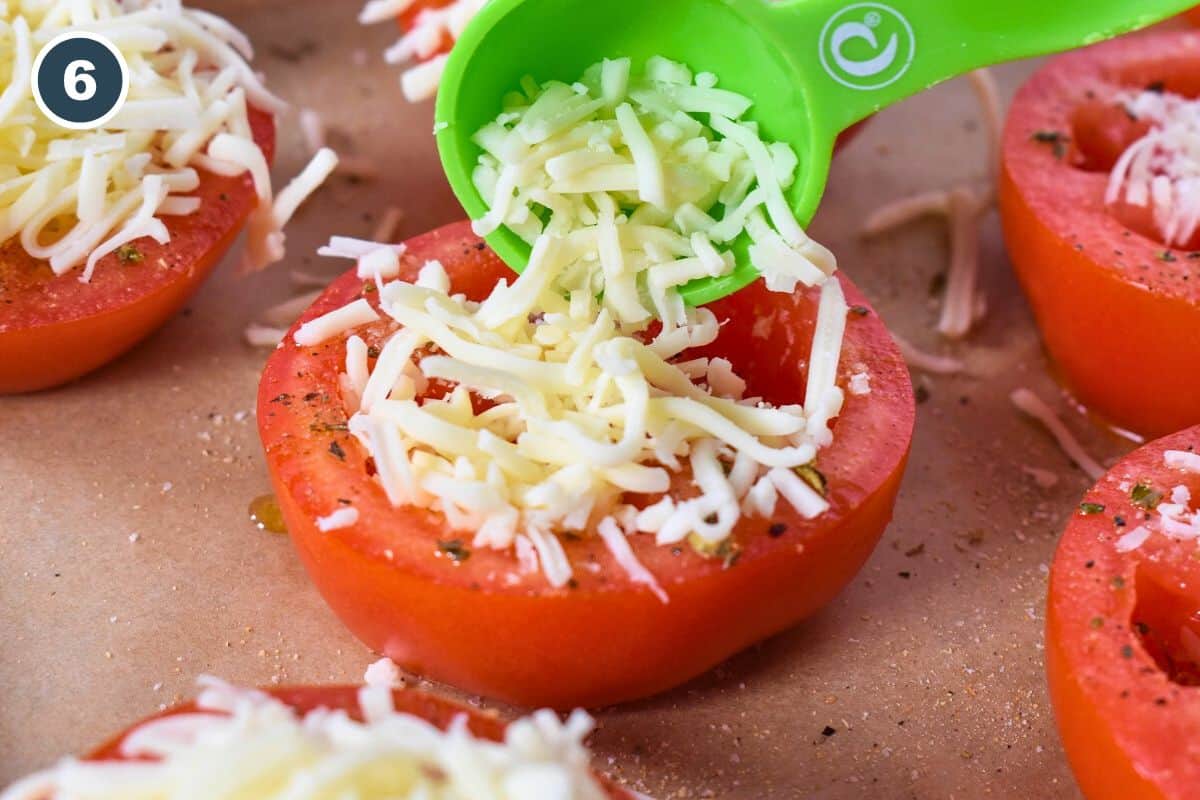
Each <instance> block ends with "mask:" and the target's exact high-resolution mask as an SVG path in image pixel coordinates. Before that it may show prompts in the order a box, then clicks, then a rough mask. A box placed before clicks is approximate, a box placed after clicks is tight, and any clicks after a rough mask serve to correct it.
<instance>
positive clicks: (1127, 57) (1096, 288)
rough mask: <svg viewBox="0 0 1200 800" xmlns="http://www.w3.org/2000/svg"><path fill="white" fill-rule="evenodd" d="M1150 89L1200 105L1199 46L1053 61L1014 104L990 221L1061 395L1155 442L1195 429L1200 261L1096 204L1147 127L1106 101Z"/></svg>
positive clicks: (1144, 46)
mask: <svg viewBox="0 0 1200 800" xmlns="http://www.w3.org/2000/svg"><path fill="white" fill-rule="evenodd" d="M1147 87H1155V88H1161V89H1163V90H1165V91H1169V92H1176V93H1179V94H1182V95H1185V96H1197V95H1200V34H1196V33H1191V32H1183V33H1180V32H1170V33H1160V34H1152V35H1148V36H1142V37H1129V38H1125V39H1119V40H1115V41H1112V42H1106V43H1104V44H1101V45H1097V46H1095V47H1092V48H1088V49H1087V50H1083V51H1079V52H1076V53H1070V54H1068V55H1065V56H1061V57H1059V58H1057V59H1054V60H1052V61H1050V62H1049V63H1048V64H1047V65H1046V66H1045V67H1043V68H1042V70H1040V71H1039V72H1038V73H1037V74H1036V75H1035V76H1034V77H1033V78H1032V79H1031V80H1030V81H1029V82H1028V83H1027V84H1026V85H1025V86H1024V87H1023V88H1022V89H1021V90H1020V92H1019V93H1018V94H1017V97H1016V99H1015V101H1014V103H1013V108H1012V111H1011V113H1010V115H1009V119H1008V123H1007V126H1006V129H1005V134H1004V158H1003V170H1002V177H1001V186H1000V210H1001V215H1002V218H1003V222H1004V233H1005V240H1006V243H1007V245H1008V250H1009V254H1010V256H1011V257H1012V262H1013V266H1014V268H1015V269H1016V273H1017V277H1018V279H1019V280H1020V283H1021V286H1022V288H1023V289H1024V291H1025V294H1026V295H1027V297H1028V298H1029V301H1030V304H1031V305H1032V307H1033V312H1034V315H1035V316H1036V318H1037V322H1038V326H1039V327H1040V329H1041V332H1042V337H1043V340H1044V342H1045V345H1046V348H1047V350H1048V351H1049V354H1050V356H1051V357H1052V358H1053V360H1054V361H1055V362H1056V365H1057V367H1058V369H1059V371H1060V374H1061V375H1062V376H1063V378H1064V380H1065V381H1066V383H1067V385H1068V387H1069V388H1070V389H1071V391H1072V392H1074V393H1075V394H1076V396H1077V397H1078V398H1079V400H1080V401H1081V402H1082V403H1083V404H1084V405H1086V406H1087V407H1089V408H1090V409H1091V410H1093V411H1095V412H1096V413H1097V414H1098V415H1100V416H1101V417H1103V418H1105V419H1106V420H1107V421H1109V422H1111V423H1114V424H1116V425H1118V426H1120V427H1123V428H1128V429H1131V430H1135V431H1138V432H1139V433H1143V434H1146V435H1149V436H1161V435H1165V434H1168V433H1171V432H1173V431H1177V430H1181V429H1182V428H1185V427H1187V426H1189V425H1193V424H1196V423H1197V422H1200V370H1197V369H1196V365H1197V364H1200V261H1197V260H1196V259H1194V258H1191V257H1190V255H1191V254H1190V253H1189V252H1187V251H1183V250H1168V248H1167V247H1166V246H1165V245H1164V244H1163V243H1162V242H1161V241H1160V240H1159V236H1158V233H1157V231H1156V229H1155V226H1154V224H1153V220H1152V219H1151V218H1150V215H1149V212H1148V211H1147V210H1145V209H1140V208H1132V207H1129V206H1127V205H1120V206H1117V207H1115V208H1110V207H1107V206H1106V205H1105V202H1104V196H1105V189H1106V186H1107V183H1108V172H1109V170H1110V169H1111V168H1112V166H1113V164H1114V163H1115V162H1116V160H1117V157H1118V156H1119V155H1120V154H1121V152H1122V151H1123V150H1124V149H1125V148H1126V147H1128V146H1129V145H1130V144H1131V143H1132V142H1134V141H1135V140H1136V139H1138V138H1140V136H1141V135H1142V134H1144V133H1145V132H1146V130H1147V129H1148V127H1147V125H1146V123H1145V122H1140V121H1136V120H1131V119H1129V118H1128V116H1127V115H1126V114H1125V112H1124V110H1123V108H1122V107H1121V106H1120V105H1119V104H1118V102H1117V99H1116V95H1117V92H1119V91H1128V90H1133V91H1137V90H1141V89H1144V88H1147ZM1190 244H1194V245H1195V246H1198V247H1200V239H1198V240H1197V241H1196V242H1194V243H1189V245H1190Z"/></svg>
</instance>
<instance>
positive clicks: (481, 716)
mask: <svg viewBox="0 0 1200 800" xmlns="http://www.w3.org/2000/svg"><path fill="white" fill-rule="evenodd" d="M266 691H267V694H270V695H271V696H272V697H274V698H275V699H277V700H279V701H281V702H283V703H284V704H286V705H288V706H291V707H292V708H293V709H295V710H296V711H297V712H298V713H300V714H307V713H308V712H310V711H315V710H317V709H319V708H324V709H329V710H330V711H345V712H346V713H347V714H349V715H350V717H351V718H352V719H356V720H360V721H361V720H362V712H361V711H360V710H359V707H358V687H355V686H321V687H317V686H303V687H293V688H283V689H270V690H266ZM392 700H393V703H394V704H395V706H396V710H397V711H399V712H400V713H402V714H411V715H413V716H417V717H420V718H421V719H423V720H425V721H427V722H429V723H431V724H433V725H436V726H437V727H439V728H441V729H443V730H445V729H446V728H447V727H449V726H450V723H451V722H453V721H454V720H455V719H456V718H458V717H460V716H466V717H467V727H468V728H469V729H470V731H471V733H472V734H473V735H474V736H475V737H477V738H480V739H488V740H490V741H493V742H500V741H503V740H504V729H505V728H506V727H507V725H506V724H505V723H504V721H503V720H501V719H500V718H499V717H498V716H496V715H495V714H490V713H487V712H483V711H479V710H477V709H474V708H470V707H468V706H464V705H459V704H458V703H453V702H451V701H449V700H445V699H443V698H440V697H438V696H436V695H432V694H427V693H425V692H420V691H416V690H414V689H403V690H398V691H395V692H393V693H392ZM195 711H196V706H195V704H194V703H188V704H186V705H181V706H178V707H176V708H173V709H170V710H169V711H166V712H164V713H162V714H159V715H157V716H154V717H151V718H150V719H147V720H143V721H142V722H139V723H138V724H136V725H134V726H133V727H131V728H129V729H128V730H126V731H124V732H122V733H121V734H119V735H117V736H116V737H114V738H113V739H112V740H111V741H109V742H107V743H106V744H104V745H102V746H100V747H98V748H96V749H95V750H93V751H92V752H91V753H90V754H88V756H87V760H89V761H124V760H128V759H125V758H124V757H123V756H122V755H121V744H122V743H123V742H124V741H125V739H126V738H127V737H128V736H129V735H130V734H132V733H133V732H134V731H136V730H137V729H138V728H140V727H141V726H142V725H145V724H146V723H147V722H152V721H154V720H156V719H162V718H163V717H169V716H174V715H176V714H189V713H193V712H195ZM597 780H599V781H600V784H601V785H602V786H603V787H604V789H605V791H606V792H607V795H608V797H609V798H611V800H633V796H632V795H631V794H629V792H627V791H625V790H624V789H622V788H620V787H618V786H617V785H616V784H614V783H613V782H612V781H610V780H608V779H607V778H605V777H604V776H601V775H598V776H597Z"/></svg>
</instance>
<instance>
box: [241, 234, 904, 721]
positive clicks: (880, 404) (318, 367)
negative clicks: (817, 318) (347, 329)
mask: <svg viewBox="0 0 1200 800" xmlns="http://www.w3.org/2000/svg"><path fill="white" fill-rule="evenodd" d="M427 259H439V260H440V261H441V262H442V263H443V264H444V265H445V266H446V269H447V270H448V271H449V273H450V276H451V279H452V281H453V284H454V290H455V291H461V292H465V293H466V294H467V295H469V296H472V297H475V298H481V297H483V296H484V295H486V294H487V293H488V292H490V290H491V289H492V287H493V286H494V285H495V283H496V282H497V280H499V279H500V278H502V277H509V273H508V272H507V268H506V267H505V266H504V264H503V263H502V262H501V261H500V260H499V259H498V258H496V256H495V255H494V254H493V253H492V252H491V251H490V250H488V249H487V248H486V247H485V245H484V244H483V242H481V241H480V240H479V239H477V238H476V237H475V236H473V235H472V234H471V231H470V226H469V225H468V224H467V223H460V224H457V225H451V226H448V227H445V228H442V229H439V230H436V231H434V232H432V233H429V234H427V235H425V236H421V237H418V238H417V239H414V240H412V241H411V242H409V243H408V252H407V254H406V256H405V258H404V269H405V275H406V276H407V277H408V278H409V279H412V277H413V276H415V274H416V270H417V269H418V267H419V266H420V265H422V264H423V263H424V262H425V261H426V260H427ZM842 283H843V285H844V286H845V287H846V291H847V295H848V297H849V300H850V302H851V303H852V304H859V305H858V312H857V313H853V314H851V317H850V321H849V326H848V332H847V341H846V347H845V351H844V353H843V357H842V368H843V372H845V371H846V370H851V371H853V370H857V369H862V368H864V367H865V368H866V369H868V370H869V371H870V374H871V394H869V395H865V396H849V397H848V398H847V402H846V407H845V409H844V411H843V412H842V415H841V417H840V418H839V419H838V421H837V428H836V438H835V444H834V445H833V446H832V447H830V448H829V449H827V450H825V451H823V452H822V454H821V456H820V459H819V462H820V468H821V470H822V471H823V472H824V474H825V475H826V476H827V478H828V481H829V486H830V502H831V503H832V505H833V508H832V510H830V511H829V512H828V513H826V514H825V515H823V516H822V517H820V518H819V519H817V520H814V521H804V520H802V519H800V518H799V517H798V516H797V515H796V514H794V513H793V512H792V511H791V509H790V507H789V508H784V506H785V505H786V504H784V503H781V504H780V508H779V510H778V512H777V514H776V515H775V517H774V519H772V520H769V521H768V520H758V519H754V520H751V519H747V520H745V521H744V522H743V523H742V524H741V527H740V529H739V530H738V531H737V535H736V541H737V543H738V545H739V546H740V548H741V550H740V557H739V558H738V559H736V561H735V560H733V559H730V563H723V562H722V561H721V560H712V559H707V558H703V557H701V556H700V555H697V554H696V553H694V552H693V551H691V549H690V548H675V549H672V548H666V547H658V546H657V545H655V544H654V541H653V537H650V536H636V537H633V538H632V540H631V544H632V545H633V549H634V551H635V553H636V554H637V556H638V557H639V558H640V559H641V561H642V562H643V563H644V564H645V565H646V567H647V568H648V569H650V571H651V572H653V573H654V574H655V575H656V576H658V578H659V580H660V582H661V583H662V585H663V586H664V588H665V589H666V591H667V592H668V593H669V594H670V597H671V602H670V603H669V604H666V605H664V604H663V603H660V602H659V601H658V600H657V599H655V597H654V596H653V595H652V594H651V593H650V592H649V591H648V590H647V589H645V587H642V586H639V585H636V584H634V583H632V582H631V581H630V580H629V579H628V578H627V577H626V576H625V573H624V572H623V571H622V570H621V569H620V568H619V567H618V566H617V565H616V564H615V562H614V561H613V559H612V557H611V556H610V555H609V553H608V550H607V549H606V548H605V547H604V546H603V544H602V543H600V542H599V541H598V539H596V538H595V537H589V538H586V539H583V540H576V541H568V542H564V545H565V548H566V552H567V555H568V557H569V558H570V560H571V563H572V564H574V565H576V566H577V567H578V568H577V569H576V577H575V581H573V582H572V584H571V585H570V587H569V588H564V589H554V588H552V587H550V586H549V584H547V582H546V581H545V579H544V578H543V577H542V576H541V575H525V576H520V577H518V576H517V575H516V574H515V570H514V559H513V556H512V555H511V554H509V553H501V552H496V551H493V550H489V549H472V550H471V553H470V557H469V558H467V559H466V560H463V561H461V562H456V561H454V560H453V559H451V558H448V557H446V555H445V554H444V553H442V552H441V550H440V549H439V546H438V543H439V540H454V539H465V541H466V543H467V544H468V545H469V543H470V536H466V537H463V536H462V534H460V533H454V532H452V531H450V530H449V529H448V528H447V527H446V523H445V520H444V518H443V517H442V516H441V515H440V514H435V513H432V512H429V511H425V510H421V509H416V508H393V507H392V506H391V505H390V504H389V503H388V501H387V499H386V497H385V496H384V493H383V490H382V489H381V487H380V486H379V485H378V483H377V482H376V481H375V480H373V479H372V478H371V477H370V472H369V470H370V466H369V464H368V457H367V453H366V452H365V450H364V449H363V448H361V447H360V446H359V444H358V442H357V441H356V440H355V439H353V438H352V437H351V436H349V435H348V434H347V433H346V432H345V423H346V413H345V410H344V409H343V406H342V403H341V401H340V400H339V390H338V375H339V373H340V372H341V371H342V369H343V367H342V363H343V361H344V350H345V347H344V344H343V343H342V342H341V341H335V342H330V343H327V344H326V345H323V346H320V347H312V348H298V347H296V346H295V345H294V344H293V343H292V339H291V337H290V336H289V337H288V339H287V340H286V343H285V344H284V346H283V347H282V348H281V349H279V350H277V351H276V352H275V354H274V355H273V356H272V358H271V360H270V362H269V363H268V365H267V369H266V373H265V374H264V375H263V380H262V384H261V387H260V389H259V406H258V408H259V413H258V418H259V429H260V433H261V435H262V439H263V443H264V445H265V448H266V453H267V463H268V467H269V469H270V472H271V477H272V481H273V484H274V487H275V492H276V494H277V496H278V498H279V504H280V507H281V508H282V510H283V514H284V517H285V518H286V520H287V524H288V528H289V530H290V531H291V535H292V539H293V541H294V543H295V545H296V548H297V549H298V550H299V552H300V556H301V558H302V559H303V561H304V563H305V565H306V566H307V568H308V571H309V573H310V575H311V576H312V578H313V580H314V581H315V582H316V584H317V587H318V588H319V589H320V591H321V592H322V594H323V595H324V596H325V599H326V600H327V601H328V602H329V604H330V605H331V606H332V607H333V609H334V610H335V611H336V612H337V613H338V614H339V615H340V616H341V618H342V619H343V621H345V623H346V624H347V625H348V626H349V627H350V629H351V630H352V631H353V632H354V633H355V634H357V635H358V636H359V637H360V638H361V639H362V640H363V641H364V642H366V643H367V644H368V645H370V646H371V647H372V648H374V649H375V650H378V651H380V652H383V653H386V654H387V655H388V656H390V657H391V658H393V659H394V660H396V661H397V662H398V663H401V664H403V665H404V666H405V667H407V668H409V669H411V670H413V671H415V672H418V673H421V674H425V675H429V676H431V677H433V678H436V679H439V680H443V681H446V682H448V683H451V684H454V685H456V686H460V687H462V688H464V689H466V690H468V691H472V692H476V693H479V694H483V695H487V696H490V697H495V698H500V699H503V700H506V701H509V702H512V703H516V704H519V705H526V706H551V707H555V708H568V707H573V706H577V705H582V706H599V705H605V704H609V703H615V702H619V701H624V700H630V699H633V698H638V697H644V696H646V695H650V694H654V693H656V692H660V691H663V690H665V689H668V688H670V687H673V686H677V685H679V684H681V683H683V682H684V681H686V680H688V679H689V678H692V677H694V676H696V675H698V674H700V673H702V672H704V671H705V670H707V669H709V668H710V667H712V666H714V665H716V664H718V663H720V662H721V661H722V660H724V659H725V658H727V657H729V656H730V655H732V654H734V653H736V652H737V651H739V650H741V649H743V648H744V647H746V646H748V645H750V644H752V643H754V642H757V641H759V640H761V639H763V638H765V637H767V636H770V635H772V634H775V633H778V632H779V631H782V630H784V629H785V628H788V627H790V626H792V625H794V624H796V623H797V622H798V621H800V620H801V619H804V618H805V617H807V616H809V615H810V614H812V613H813V612H815V611H816V610H817V609H819V608H821V607H822V606H824V605H825V604H826V603H828V602H829V600H830V599H831V598H833V596H834V595H835V594H837V592H838V591H840V590H841V588H842V587H843V586H845V585H846V583H847V582H848V581H849V580H850V579H851V578H852V577H853V576H854V575H855V573H857V572H858V570H859V568H860V567H861V566H862V564H863V562H864V561H865V560H866V559H867V557H868V556H869V555H870V553H871V551H872V550H873V549H874V547H875V544H876V543H877V541H878V540H879V537H880V535H881V534H882V532H883V529H884V527H885V526H886V525H887V523H888V521H889V520H890V518H891V514H892V506H893V503H894V500H895V496H896V491H897V489H898V487H899V483H900V478H901V474H902V472H903V467H904V463H905V460H906V457H907V454H908V448H909V442H910V438H911V434H912V427H913V415H914V409H913V395H912V386H911V384H910V382H909V376H908V370H907V369H906V368H905V365H904V362H903V361H902V360H901V357H900V355H899V353H898V352H897V350H896V348H895V345H894V344H893V343H892V340H891V338H890V337H889V335H888V332H887V330H886V329H885V328H884V326H883V324H882V323H881V322H880V321H879V319H878V317H877V316H876V315H875V313H874V312H873V311H871V310H870V308H869V307H867V305H866V303H865V301H864V300H863V298H862V295H861V294H860V293H859V292H858V290H857V289H855V288H854V287H853V286H852V285H851V284H850V283H849V281H847V280H846V279H845V278H843V279H842ZM362 290H363V284H362V282H361V281H359V280H357V279H355V277H354V275H353V272H351V273H348V274H347V275H345V276H343V277H342V278H341V279H339V280H338V281H336V282H335V283H334V284H333V285H332V286H330V288H329V289H328V290H327V291H326V292H325V294H324V295H323V296H322V297H321V298H320V299H319V300H318V301H317V302H316V304H315V305H314V306H313V307H312V308H311V309H310V310H309V311H308V312H307V313H306V314H305V315H304V318H303V319H305V320H307V319H311V318H312V317H315V316H319V315H320V314H323V313H326V312H328V311H330V310H333V309H335V308H338V307H340V306H342V305H344V304H346V303H347V302H349V301H351V300H353V299H354V298H356V297H358V296H360V294H362ZM365 296H367V297H374V294H373V293H368V294H366V295H365ZM815 305H816V303H815V296H814V294H813V293H808V294H798V295H796V296H789V295H779V294H772V293H770V292H767V291H766V290H765V289H764V288H763V287H762V286H761V283H760V284H757V285H755V286H752V287H750V288H747V289H744V290H743V291H741V292H739V293H738V294H737V295H735V296H734V297H732V298H728V299H726V300H724V301H722V302H720V303H718V304H716V305H715V306H713V310H714V311H715V312H716V313H717V315H718V317H719V318H720V319H724V320H728V323H727V324H726V326H725V329H724V332H723V334H722V337H721V340H720V342H719V344H718V345H717V346H716V347H713V348H710V351H709V352H708V353H706V354H709V355H712V354H717V353H722V354H725V355H726V356H728V357H729V358H730V359H731V360H732V361H733V363H734V365H735V367H736V368H737V369H738V371H739V373H740V374H741V375H743V376H744V377H745V378H747V380H748V381H749V385H750V390H751V393H752V394H762V395H764V396H765V397H766V398H767V399H768V400H770V401H774V402H799V401H801V400H802V399H803V395H804V374H805V373H804V364H805V363H806V360H807V358H808V354H809V346H810V342H811V336H812V329H813V325H814V315H815ZM764 320H765V322H764ZM756 325H766V327H767V331H766V335H767V338H765V339H764V338H756V337H755V336H754V333H753V331H754V329H755V326H756ZM389 331H390V328H389V327H388V326H387V325H386V324H385V323H379V324H378V325H377V328H376V329H375V330H374V331H373V332H372V333H371V337H372V339H373V340H374V341H376V342H378V341H380V340H381V339H382V337H383V336H385V335H386V334H387V333H388V332H389ZM369 341H370V340H369ZM843 378H844V375H843ZM335 445H336V446H335ZM340 500H348V501H350V502H351V503H353V505H354V507H355V508H357V509H358V511H359V521H358V523H357V524H356V525H354V526H352V527H350V528H347V529H344V530H339V531H336V532H333V533H328V534H326V533H321V532H319V531H318V530H317V528H316V525H315V523H314V520H315V519H316V518H317V517H318V516H324V515H326V514H329V513H330V512H331V511H332V510H333V509H336V508H337V507H339V501H340ZM583 565H594V566H592V567H591V568H583Z"/></svg>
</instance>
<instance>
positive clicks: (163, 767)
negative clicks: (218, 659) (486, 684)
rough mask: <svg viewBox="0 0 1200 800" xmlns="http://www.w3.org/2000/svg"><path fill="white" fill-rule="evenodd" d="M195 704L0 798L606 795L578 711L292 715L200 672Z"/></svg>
mask: <svg viewBox="0 0 1200 800" xmlns="http://www.w3.org/2000/svg"><path fill="white" fill-rule="evenodd" d="M200 684H201V687H202V691H201V693H200V696H199V698H198V700H197V702H196V711H195V712H192V713H187V714H179V715H174V716H168V717H163V718H160V719H157V720H153V721H150V722H147V723H144V724H143V725H141V726H140V727H138V728H136V729H135V730H134V731H133V732H131V733H130V734H129V735H128V736H126V738H125V739H124V741H123V742H122V743H121V745H120V749H121V755H122V756H124V757H125V758H127V759H130V760H127V761H81V760H77V759H74V758H68V759H64V760H63V761H60V762H59V763H58V764H57V765H56V766H54V767H52V768H50V769H48V770H46V771H44V772H41V773H37V774H35V775H32V776H30V777H28V778H25V779H23V780H20V781H17V782H16V783H15V784H13V785H12V786H10V787H9V788H8V789H7V790H5V791H4V792H3V793H0V800H84V799H85V798H86V800H129V799H130V798H165V797H184V796H186V797H193V798H197V800H200V799H202V798H231V797H247V798H255V799H256V800H285V799H286V800H342V799H344V798H351V797H387V798H394V799H395V800H479V799H480V798H484V797H487V798H492V799H493V800H529V799H530V798H538V799H539V800H604V798H606V797H607V796H608V795H607V794H606V792H605V791H604V789H603V787H601V786H600V784H599V782H598V781H597V780H596V778H595V777H594V775H593V774H592V771H591V769H590V766H589V760H590V757H589V754H588V751H587V748H586V747H585V746H584V743H583V742H584V739H585V737H586V736H587V735H588V734H589V733H590V732H591V731H592V729H593V727H594V722H593V721H592V719H591V717H589V716H588V715H587V714H586V713H584V712H583V711H576V712H574V713H573V714H571V715H570V716H569V717H568V718H567V719H566V721H565V722H564V721H562V720H560V719H559V717H558V716H557V715H555V714H554V713H553V712H551V711H538V712H535V713H534V714H533V715H531V716H529V717H526V718H523V719H519V720H517V721H515V722H513V723H512V724H510V725H509V726H508V728H507V730H506V731H505V738H504V741H503V742H493V741H490V740H486V739H480V738H477V737H476V736H475V735H473V734H472V733H471V731H470V729H469V727H468V724H467V717H466V716H465V715H462V716H459V717H458V718H456V719H455V720H454V721H453V722H451V724H450V726H449V727H448V728H447V729H446V730H441V729H440V728H438V727H436V726H434V725H432V724H431V723H429V722H426V721H425V720H424V719H421V718H420V717H417V716H414V715H412V714H407V713H403V712H399V711H397V710H396V708H395V705H394V699H393V694H392V688H391V687H390V686H388V685H384V684H382V683H380V684H377V685H368V686H365V687H363V688H362V689H360V690H359V698H358V701H359V707H360V710H361V711H362V715H363V720H362V721H357V720H355V719H352V718H351V717H350V715H348V714H347V713H346V712H344V711H330V710H328V709H317V710H314V711H310V712H308V713H307V714H304V715H303V716H301V715H300V714H299V713H297V712H296V711H295V710H293V709H292V708H290V707H289V706H287V705H285V704H284V703H282V702H280V701H279V700H276V699H275V698H273V697H271V696H270V695H267V694H264V693H261V692H258V691H253V690H248V689H240V688H236V687H233V686H230V685H229V684H226V683H223V682H221V681H218V680H216V679H213V678H202V679H201V681H200Z"/></svg>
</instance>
